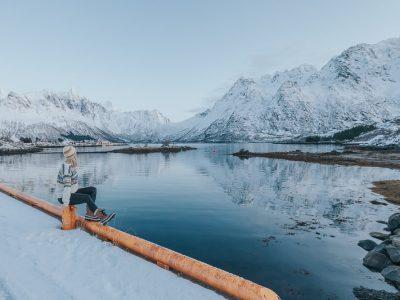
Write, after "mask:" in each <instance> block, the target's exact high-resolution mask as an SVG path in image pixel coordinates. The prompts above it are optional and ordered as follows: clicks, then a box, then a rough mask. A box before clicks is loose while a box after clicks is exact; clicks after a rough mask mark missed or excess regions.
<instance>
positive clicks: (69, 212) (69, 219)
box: [61, 205, 77, 230]
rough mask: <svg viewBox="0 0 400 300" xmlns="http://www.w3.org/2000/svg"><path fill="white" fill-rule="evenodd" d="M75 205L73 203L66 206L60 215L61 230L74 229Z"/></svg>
mask: <svg viewBox="0 0 400 300" xmlns="http://www.w3.org/2000/svg"><path fill="white" fill-rule="evenodd" d="M76 219H77V215H76V207H75V206H74V205H68V206H66V207H65V208H64V209H63V211H62V215H61V228H62V230H72V229H76Z"/></svg>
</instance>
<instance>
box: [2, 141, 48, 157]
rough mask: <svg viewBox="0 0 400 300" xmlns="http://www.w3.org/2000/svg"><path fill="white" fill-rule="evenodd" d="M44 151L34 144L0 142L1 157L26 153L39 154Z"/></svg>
mask: <svg viewBox="0 0 400 300" xmlns="http://www.w3.org/2000/svg"><path fill="white" fill-rule="evenodd" d="M42 150H43V149H42V148H41V147H37V146H36V145H32V144H25V143H22V142H20V143H11V142H7V141H0V155H14V154H26V153H37V152H41V151H42Z"/></svg>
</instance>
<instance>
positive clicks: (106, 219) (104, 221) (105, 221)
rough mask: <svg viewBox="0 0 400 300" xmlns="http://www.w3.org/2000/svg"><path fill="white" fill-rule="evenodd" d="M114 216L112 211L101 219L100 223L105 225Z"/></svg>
mask: <svg viewBox="0 0 400 300" xmlns="http://www.w3.org/2000/svg"><path fill="white" fill-rule="evenodd" d="M114 217H115V213H112V214H110V215H109V216H108V217H107V218H105V219H103V220H101V221H100V223H101V224H103V225H107V223H108V222H110V221H111V220H112V219H114Z"/></svg>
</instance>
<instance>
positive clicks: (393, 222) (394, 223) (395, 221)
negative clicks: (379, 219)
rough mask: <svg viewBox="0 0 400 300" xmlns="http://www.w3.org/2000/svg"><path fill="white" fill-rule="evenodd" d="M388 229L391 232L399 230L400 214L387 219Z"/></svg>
mask: <svg viewBox="0 0 400 300" xmlns="http://www.w3.org/2000/svg"><path fill="white" fill-rule="evenodd" d="M388 227H389V229H390V230H391V231H394V230H396V229H397V228H400V213H395V214H393V215H391V216H390V217H389V220H388Z"/></svg>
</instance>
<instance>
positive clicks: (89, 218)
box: [85, 216, 100, 222]
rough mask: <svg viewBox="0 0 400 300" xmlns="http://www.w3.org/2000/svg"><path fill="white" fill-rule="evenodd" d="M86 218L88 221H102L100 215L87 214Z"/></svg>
mask: <svg viewBox="0 0 400 300" xmlns="http://www.w3.org/2000/svg"><path fill="white" fill-rule="evenodd" d="M85 220H86V221H90V222H100V218H99V217H90V216H85Z"/></svg>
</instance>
